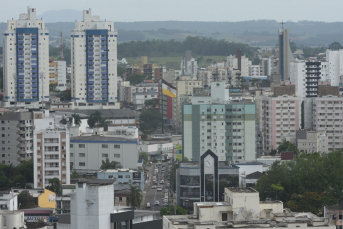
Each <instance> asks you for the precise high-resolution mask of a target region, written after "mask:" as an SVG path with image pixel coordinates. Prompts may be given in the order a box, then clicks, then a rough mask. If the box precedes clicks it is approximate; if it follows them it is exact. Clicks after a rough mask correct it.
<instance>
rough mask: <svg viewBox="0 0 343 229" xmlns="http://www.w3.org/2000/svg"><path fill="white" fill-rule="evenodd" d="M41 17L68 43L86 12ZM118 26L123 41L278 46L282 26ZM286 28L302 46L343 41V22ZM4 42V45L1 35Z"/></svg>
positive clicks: (185, 23)
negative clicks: (208, 40)
mask: <svg viewBox="0 0 343 229" xmlns="http://www.w3.org/2000/svg"><path fill="white" fill-rule="evenodd" d="M40 17H42V18H43V19H44V20H45V21H46V27H47V28H48V29H49V31H50V40H51V41H53V40H54V39H56V38H57V37H58V33H59V31H60V30H62V32H63V36H64V39H65V41H66V44H67V45H69V41H68V40H69V39H70V31H71V29H73V28H74V27H75V19H76V20H78V21H81V20H82V18H81V17H82V12H81V11H77V10H56V11H47V12H45V13H43V14H42V15H39V16H38V17H37V18H40ZM52 21H59V22H52ZM68 21H69V22H68ZM71 21H72V22H71ZM114 26H115V28H116V29H118V33H119V35H118V41H119V42H125V41H131V40H143V41H145V40H153V39H156V40H157V39H159V40H170V39H174V40H178V41H182V40H184V39H185V38H186V37H187V36H199V37H206V38H210V37H211V38H213V39H224V40H227V41H232V42H243V43H247V44H250V45H253V46H275V45H276V44H277V42H278V37H277V34H278V29H280V27H281V25H280V24H279V23H278V22H277V21H275V20H255V21H241V22H192V21H145V22H114ZM284 27H285V28H287V29H290V39H291V40H292V41H294V42H295V43H296V44H297V45H298V46H302V45H305V46H323V45H326V46H327V45H328V44H330V43H332V42H334V41H338V42H340V43H341V44H343V22H331V23H328V22H318V21H299V22H286V24H285V26H284ZM4 29H6V24H5V23H0V30H4ZM52 43H53V42H52ZM54 44H56V42H55V43H54ZM0 45H2V39H1V38H0Z"/></svg>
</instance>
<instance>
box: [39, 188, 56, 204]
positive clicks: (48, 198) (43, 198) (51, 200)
mask: <svg viewBox="0 0 343 229" xmlns="http://www.w3.org/2000/svg"><path fill="white" fill-rule="evenodd" d="M38 206H39V207H41V208H56V193H54V192H52V191H50V190H48V189H44V193H42V194H40V195H39V196H38Z"/></svg>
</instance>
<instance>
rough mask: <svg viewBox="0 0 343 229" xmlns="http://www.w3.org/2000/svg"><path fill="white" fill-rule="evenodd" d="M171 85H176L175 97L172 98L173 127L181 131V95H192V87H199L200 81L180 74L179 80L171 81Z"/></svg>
mask: <svg viewBox="0 0 343 229" xmlns="http://www.w3.org/2000/svg"><path fill="white" fill-rule="evenodd" d="M173 86H174V87H176V98H173V126H174V129H175V130H176V131H177V132H178V133H181V131H182V130H181V127H182V119H181V113H182V102H181V98H182V97H181V95H190V96H192V95H193V89H194V88H201V87H202V81H200V80H192V79H191V77H190V76H181V77H180V78H179V80H174V81H173Z"/></svg>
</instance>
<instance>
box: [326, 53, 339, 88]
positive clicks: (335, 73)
mask: <svg viewBox="0 0 343 229" xmlns="http://www.w3.org/2000/svg"><path fill="white" fill-rule="evenodd" d="M326 61H327V68H328V80H330V82H331V85H332V86H342V83H343V78H342V75H343V68H342V66H343V63H342V61H343V50H342V49H340V50H330V49H328V50H326Z"/></svg>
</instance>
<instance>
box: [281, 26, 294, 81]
mask: <svg viewBox="0 0 343 229" xmlns="http://www.w3.org/2000/svg"><path fill="white" fill-rule="evenodd" d="M292 61H295V59H294V57H293V53H292V51H291V46H290V45H289V29H283V26H282V29H279V61H278V66H277V70H278V72H277V73H278V74H280V75H281V81H283V80H288V79H289V77H290V74H289V70H290V62H292Z"/></svg>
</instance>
